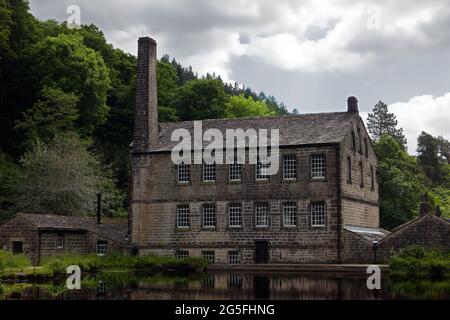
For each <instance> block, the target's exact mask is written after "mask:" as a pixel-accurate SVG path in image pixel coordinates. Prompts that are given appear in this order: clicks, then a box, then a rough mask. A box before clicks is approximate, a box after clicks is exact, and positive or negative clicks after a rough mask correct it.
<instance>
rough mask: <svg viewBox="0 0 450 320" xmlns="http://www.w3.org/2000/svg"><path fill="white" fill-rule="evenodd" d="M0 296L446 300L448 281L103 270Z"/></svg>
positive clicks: (0, 286)
mask: <svg viewBox="0 0 450 320" xmlns="http://www.w3.org/2000/svg"><path fill="white" fill-rule="evenodd" d="M0 299H34V300H36V299H37V300H44V299H52V300H55V299H62V300H72V299H83V300H84V299H88V300H97V299H98V300H100V299H120V300H142V299H164V300H168V299H170V300H182V299H200V300H201V299H212V300H214V299H224V300H228V299H236V300H239V299H278V300H284V299H289V300H304V299H332V300H347V299H358V300H361V299H363V300H366V299H450V281H449V280H446V281H431V280H415V281H392V280H389V278H388V276H382V281H381V289H380V290H369V289H368V288H367V286H366V277H364V276H348V275H346V276H342V275H332V274H330V275H325V274H283V273H275V274H267V275H266V274H250V273H226V272H217V273H210V274H207V275H203V276H199V277H194V278H192V277H167V276H162V275H159V276H151V277H140V276H136V275H131V274H128V273H108V274H102V275H97V276H91V277H86V278H84V279H83V282H82V288H81V290H68V289H67V288H66V287H65V283H64V281H59V282H55V283H41V284H32V283H0Z"/></svg>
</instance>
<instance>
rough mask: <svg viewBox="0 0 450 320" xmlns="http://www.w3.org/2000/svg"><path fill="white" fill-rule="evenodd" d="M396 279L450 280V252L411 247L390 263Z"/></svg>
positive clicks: (393, 258) (394, 257) (391, 271)
mask: <svg viewBox="0 0 450 320" xmlns="http://www.w3.org/2000/svg"><path fill="white" fill-rule="evenodd" d="M389 265H390V273H391V276H392V277H394V278H437V279H444V278H450V251H448V250H447V251H445V250H438V249H425V248H423V247H419V246H411V247H409V248H405V249H403V250H402V251H400V252H399V253H398V254H397V255H394V256H393V257H392V258H391V259H390V261H389Z"/></svg>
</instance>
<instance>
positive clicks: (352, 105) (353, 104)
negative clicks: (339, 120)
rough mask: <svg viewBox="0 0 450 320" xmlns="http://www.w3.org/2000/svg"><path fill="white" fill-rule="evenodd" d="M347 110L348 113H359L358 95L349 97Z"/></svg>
mask: <svg viewBox="0 0 450 320" xmlns="http://www.w3.org/2000/svg"><path fill="white" fill-rule="evenodd" d="M347 112H348V113H358V112H359V111H358V99H356V97H354V96H351V97H348V99H347Z"/></svg>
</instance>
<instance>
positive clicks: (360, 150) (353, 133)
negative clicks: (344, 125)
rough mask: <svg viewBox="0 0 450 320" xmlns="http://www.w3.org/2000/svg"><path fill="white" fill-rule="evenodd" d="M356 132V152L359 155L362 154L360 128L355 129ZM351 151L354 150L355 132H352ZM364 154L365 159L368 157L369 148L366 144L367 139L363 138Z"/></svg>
mask: <svg viewBox="0 0 450 320" xmlns="http://www.w3.org/2000/svg"><path fill="white" fill-rule="evenodd" d="M357 132H358V151H359V153H361V154H362V153H363V140H362V139H361V128H357ZM352 149H353V150H356V136H355V131H353V130H352ZM364 153H365V155H366V157H368V156H369V146H368V143H367V138H364Z"/></svg>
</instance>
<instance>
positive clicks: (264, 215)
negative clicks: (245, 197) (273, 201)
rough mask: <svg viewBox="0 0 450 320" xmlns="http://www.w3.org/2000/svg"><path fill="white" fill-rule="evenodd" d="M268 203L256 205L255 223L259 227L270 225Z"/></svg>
mask: <svg viewBox="0 0 450 320" xmlns="http://www.w3.org/2000/svg"><path fill="white" fill-rule="evenodd" d="M268 211H269V210H268V205H267V203H257V204H256V207H255V225H256V227H258V228H264V227H268V226H269V214H268Z"/></svg>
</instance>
